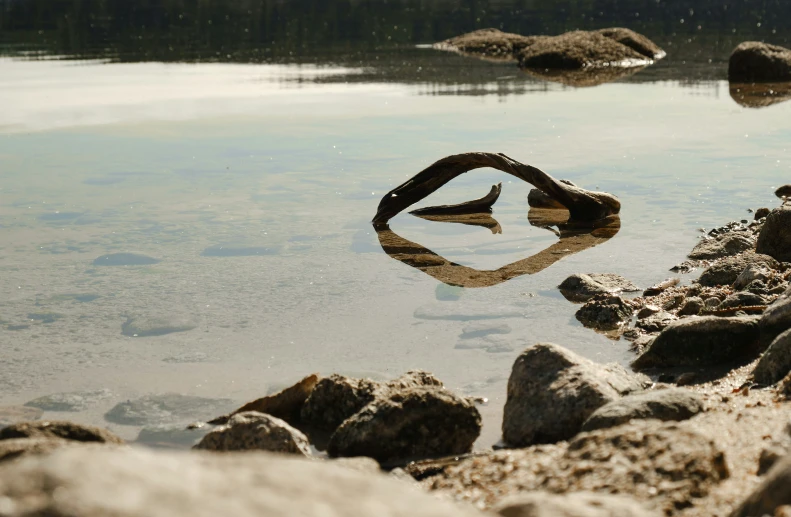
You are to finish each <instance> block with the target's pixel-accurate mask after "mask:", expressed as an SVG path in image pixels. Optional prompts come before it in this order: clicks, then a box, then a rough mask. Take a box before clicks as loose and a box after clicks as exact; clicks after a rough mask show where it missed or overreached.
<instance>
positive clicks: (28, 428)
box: [0, 420, 126, 444]
mask: <svg viewBox="0 0 791 517" xmlns="http://www.w3.org/2000/svg"><path fill="white" fill-rule="evenodd" d="M17 438H55V439H63V440H71V441H75V442H98V443H109V444H123V443H126V442H125V441H124V440H123V438H120V437H119V436H116V435H115V434H113V433H111V432H110V431H108V430H107V429H102V428H100V427H96V426H92V425H85V424H75V423H73V422H67V421H58V420H38V421H35V422H19V423H16V424H12V425H10V426H8V427H5V428H3V429H0V440H13V439H17Z"/></svg>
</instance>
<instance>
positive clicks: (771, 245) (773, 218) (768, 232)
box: [756, 51, 791, 262]
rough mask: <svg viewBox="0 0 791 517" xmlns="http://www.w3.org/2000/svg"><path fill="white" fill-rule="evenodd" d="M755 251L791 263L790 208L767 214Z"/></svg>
mask: <svg viewBox="0 0 791 517" xmlns="http://www.w3.org/2000/svg"><path fill="white" fill-rule="evenodd" d="M789 53H791V51H789ZM756 251H757V252H758V253H763V254H765V255H769V256H770V257H772V258H774V259H775V260H777V261H779V262H791V206H783V207H780V208H776V209H775V210H772V211H771V212H770V213H769V215H768V216H767V217H766V222H765V223H764V227H763V228H762V229H761V233H760V234H758V245H757V247H756Z"/></svg>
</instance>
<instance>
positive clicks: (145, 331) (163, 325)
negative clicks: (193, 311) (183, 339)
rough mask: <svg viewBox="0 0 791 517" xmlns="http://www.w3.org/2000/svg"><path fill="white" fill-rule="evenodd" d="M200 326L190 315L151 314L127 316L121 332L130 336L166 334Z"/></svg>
mask: <svg viewBox="0 0 791 517" xmlns="http://www.w3.org/2000/svg"><path fill="white" fill-rule="evenodd" d="M197 326H198V323H197V322H196V321H195V319H194V318H193V317H192V316H190V315H184V314H172V315H167V314H150V315H142V314H141V315H134V316H127V318H126V322H125V323H124V324H123V325H121V334H123V335H124V336H129V337H150V336H164V335H166V334H172V333H174V332H186V331H188V330H192V329H194V328H195V327H197Z"/></svg>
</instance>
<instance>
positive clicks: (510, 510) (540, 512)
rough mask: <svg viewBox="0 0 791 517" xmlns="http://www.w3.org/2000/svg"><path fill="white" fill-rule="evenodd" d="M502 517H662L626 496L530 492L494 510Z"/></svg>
mask: <svg viewBox="0 0 791 517" xmlns="http://www.w3.org/2000/svg"><path fill="white" fill-rule="evenodd" d="M492 510H493V511H494V512H495V513H497V514H499V515H501V516H502V517H659V515H660V514H659V513H658V512H656V511H653V510H648V509H647V508H646V507H645V506H643V505H642V504H640V503H638V502H637V501H635V500H633V499H631V498H629V497H625V496H622V495H612V494H597V493H593V492H572V493H569V494H563V495H557V494H552V493H550V492H543V491H537V492H529V493H525V494H520V495H515V496H511V497H507V498H506V499H505V500H503V501H501V502H499V503H498V504H497V505H496V506H495V507H494V508H493V509H492Z"/></svg>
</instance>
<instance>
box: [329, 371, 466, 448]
mask: <svg viewBox="0 0 791 517" xmlns="http://www.w3.org/2000/svg"><path fill="white" fill-rule="evenodd" d="M480 431H481V415H480V414H479V413H478V410H477V409H476V408H475V405H474V404H473V403H472V402H471V401H469V400H468V399H465V398H462V397H459V396H457V395H454V394H453V393H451V392H449V391H447V390H445V389H444V388H442V387H438V386H429V387H410V388H405V389H399V390H392V391H391V393H390V394H388V395H385V396H379V397H377V399H376V401H375V402H373V403H371V404H369V405H368V406H366V407H365V408H363V409H362V410H361V411H360V412H358V413H357V414H355V415H354V416H352V417H351V418H349V419H347V420H346V421H344V422H343V424H341V426H340V427H338V429H337V430H336V431H335V433H333V435H332V437H331V439H330V443H329V447H328V449H327V452H329V454H330V456H335V457H337V456H367V457H370V458H374V459H376V460H377V461H379V462H381V463H392V462H396V461H403V460H406V459H415V458H426V457H436V456H447V455H453V454H463V453H466V452H469V451H470V450H472V445H473V443H474V442H475V440H476V439H477V438H478V435H479V434H480Z"/></svg>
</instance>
